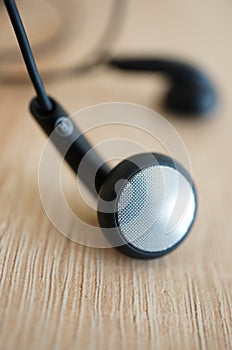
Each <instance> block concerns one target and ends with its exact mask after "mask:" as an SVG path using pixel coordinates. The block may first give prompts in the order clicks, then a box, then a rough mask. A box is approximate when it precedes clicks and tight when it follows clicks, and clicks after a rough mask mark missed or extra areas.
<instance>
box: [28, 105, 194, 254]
mask: <svg viewBox="0 0 232 350" xmlns="http://www.w3.org/2000/svg"><path fill="white" fill-rule="evenodd" d="M50 101H51V103H52V105H53V109H52V111H51V112H50V113H49V114H47V115H46V117H45V116H44V114H42V113H41V110H40V105H39V102H38V98H35V99H33V100H32V102H31V105H30V110H31V113H32V115H33V116H34V117H35V119H36V120H37V122H38V123H39V124H40V126H41V127H42V128H43V130H44V131H45V132H46V134H47V135H48V136H50V140H51V141H52V142H53V143H54V145H55V146H56V148H57V149H58V150H59V152H60V153H61V155H62V156H63V157H64V158H65V160H66V161H67V163H68V164H69V165H70V167H71V168H72V169H73V171H74V172H75V173H76V174H78V176H80V178H81V179H82V181H83V182H84V184H85V185H86V186H87V187H88V188H89V190H90V191H91V192H92V193H93V194H94V195H96V194H98V197H99V203H98V218H99V224H100V226H101V228H102V230H103V233H104V234H105V236H106V238H107V239H108V241H109V242H110V243H111V245H112V246H113V247H116V248H117V249H118V250H119V251H120V252H122V253H124V254H126V255H128V256H131V257H134V258H140V259H151V258H157V257H160V256H162V255H165V254H167V253H169V252H171V251H172V250H173V249H175V248H176V247H177V246H178V245H179V244H180V243H181V242H182V241H183V239H184V238H185V237H186V236H187V234H188V233H189V231H190V229H191V227H192V224H193V222H194V220H195V216H196V210H197V196H196V191H195V187H194V185H193V183H192V180H191V177H190V175H189V174H188V173H187V171H186V170H185V169H184V168H183V167H182V166H181V165H180V164H179V163H177V162H176V161H174V160H172V159H171V158H169V157H167V156H165V155H161V154H157V153H143V154H138V155H135V156H133V157H130V158H128V159H125V160H123V161H122V162H121V163H120V164H119V165H117V166H116V167H115V168H113V169H110V168H109V167H108V166H107V165H106V164H105V163H104V160H103V159H102V158H101V157H100V156H99V155H98V154H97V153H96V152H95V151H94V150H93V149H92V146H91V145H90V143H89V142H88V141H87V140H86V138H85V137H84V135H83V134H81V132H80V130H79V129H78V128H77V126H76V125H75V124H74V122H73V121H72V119H71V118H69V117H68V114H67V112H65V110H64V109H63V108H62V107H61V106H60V105H59V104H58V103H57V102H56V101H55V100H54V99H50ZM90 150H91V152H89V151H90ZM84 156H85V160H84V161H85V166H84V170H85V171H84V172H83V171H81V172H80V171H79V166H80V164H81V161H82V159H83V157H84ZM93 174H96V176H95V178H93Z"/></svg>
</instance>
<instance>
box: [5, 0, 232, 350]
mask: <svg viewBox="0 0 232 350" xmlns="http://www.w3.org/2000/svg"><path fill="white" fill-rule="evenodd" d="M129 10H130V11H129V14H128V18H127V22H126V24H125V26H124V27H123V32H122V36H121V38H120V40H119V41H118V43H117V45H116V49H115V50H116V51H118V52H135V51H136V50H140V51H141V52H147V51H148V50H150V51H151V52H154V53H155V52H156V51H158V52H168V53H169V54H173V55H174V54H175V53H178V52H179V54H180V56H182V57H187V58H189V59H190V58H191V59H192V60H195V61H196V62H199V63H202V66H203V67H206V68H207V69H208V72H209V73H210V74H211V75H212V78H213V79H214V81H215V82H216V83H217V86H218V91H219V95H220V100H221V101H220V106H219V107H218V109H217V110H216V111H215V112H214V114H215V116H214V118H208V119H207V120H204V121H203V120H198V121H195V122H194V121H183V120H181V119H177V118H174V117H173V116H172V115H171V114H170V113H169V114H168V113H167V112H166V111H164V110H162V108H161V106H160V103H159V99H160V95H161V92H162V90H165V82H164V81H163V80H162V79H161V78H160V77H157V78H156V77H147V76H146V75H142V76H140V75H139V76H135V75H132V76H129V75H127V76H123V75H121V74H117V72H114V71H111V70H110V69H107V68H100V69H97V70H96V71H94V72H92V73H89V74H86V75H82V76H80V77H72V78H70V79H67V80H64V81H62V82H54V83H49V84H48V89H49V91H51V92H52V94H53V95H54V96H57V98H58V99H60V100H61V101H62V102H63V104H64V105H65V106H69V109H70V111H71V112H73V111H75V110H78V109H80V108H82V107H85V106H88V105H91V104H95V103H102V102H107V101H127V102H133V103H138V104H142V105H144V106H147V107H150V108H155V109H156V110H157V111H158V112H160V113H161V114H163V115H164V116H166V117H167V118H168V119H169V121H171V122H172V124H173V125H174V126H175V128H176V129H177V131H178V132H179V134H180V135H181V137H182V138H183V140H184V142H185V144H186V146H187V148H188V151H189V154H190V157H191V161H192V167H193V173H194V178H195V181H196V184H197V188H198V194H199V214H198V220H197V223H196V225H195V226H194V229H193V231H192V234H191V235H190V237H189V238H188V239H187V241H186V242H185V243H184V244H183V246H181V247H180V248H179V249H178V250H177V251H175V252H174V253H172V254H171V255H169V256H166V257H164V258H162V259H160V260H156V261H146V262H144V261H137V260H132V259H129V258H127V257H124V256H123V255H120V254H119V253H117V252H116V251H115V250H110V249H93V248H88V247H84V246H81V245H78V244H75V243H73V242H71V241H70V240H68V239H67V238H65V237H64V236H62V235H61V234H59V233H58V232H57V231H56V229H55V228H54V227H53V225H52V224H51V223H50V221H49V220H48V218H47V216H46V214H45V212H44V210H43V207H42V204H41V201H40V197H39V191H38V184H37V172H38V164H39V157H40V153H41V151H42V148H43V145H44V142H45V138H44V136H43V134H42V133H41V132H39V129H38V127H37V126H36V125H35V123H34V122H33V121H32V119H31V118H30V117H29V113H28V111H27V103H28V101H29V99H30V98H31V97H32V89H31V87H30V85H23V86H13V85H3V84H2V85H0V96H1V105H0V110H1V128H0V150H1V171H0V349H1V350H8V349H9V350H10V349H17V350H25V349H30V350H34V349H36V350H37V349H45V350H46V349H101V350H102V349H215V350H216V349H232V271H231V270H232V257H231V247H232V221H231V211H232V190H231V171H232V167H231V162H230V160H231V149H232V138H231V130H232V118H231V112H232V100H231V91H232V83H231V60H232V49H231V34H232V24H231V18H230V17H231V11H230V10H231V3H230V1H229V0H223V1H222V0H220V1H219V0H204V1H203V2H200V1H199V0H198V1H194V2H191V3H190V2H188V1H185V0H176V1H175V2H170V1H167V0H165V1H163V0H162V1H161V0H159V1H157V2H153V1H151V0H146V1H144V2H140V1H137V0H131V1H130V4H129ZM173 13H174V16H173ZM154 16H155V18H156V21H154ZM138 23H140V25H139V29H138V27H137V26H138ZM183 28H185V29H183ZM183 31H184V33H183ZM135 33H136V34H135ZM174 38H175V39H174ZM151 47H152V49H151ZM70 179H71V177H70ZM70 186H71V187H70V188H72V184H70Z"/></svg>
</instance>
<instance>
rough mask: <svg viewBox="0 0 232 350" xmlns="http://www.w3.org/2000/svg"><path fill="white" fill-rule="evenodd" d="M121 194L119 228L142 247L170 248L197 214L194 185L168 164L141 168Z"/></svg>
mask: <svg viewBox="0 0 232 350" xmlns="http://www.w3.org/2000/svg"><path fill="white" fill-rule="evenodd" d="M118 198H119V199H118V226H119V230H120V232H121V234H122V236H123V237H124V239H125V240H126V241H127V242H129V243H130V244H132V245H133V246H134V247H136V248H138V249H141V250H143V251H147V252H159V251H163V250H166V249H168V248H170V247H171V246H173V245H174V244H176V243H177V242H178V241H179V240H180V239H181V238H183V236H184V235H185V234H186V233H187V231H188V229H189V227H190V225H191V223H192V220H193V218H194V213H195V206H196V203H195V196H194V193H193V189H192V185H191V183H189V181H188V180H187V179H186V178H185V177H184V176H183V175H182V174H181V173H180V172H179V171H178V170H177V169H174V168H171V167H168V166H160V165H159V166H157V165H156V166H152V167H148V168H145V169H143V170H141V171H139V172H138V173H137V174H135V175H134V176H132V177H131V178H130V179H129V180H128V181H127V183H126V184H124V186H123V188H122V190H121V192H120V194H119V197H118Z"/></svg>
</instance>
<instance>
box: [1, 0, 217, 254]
mask: <svg viewBox="0 0 232 350" xmlns="http://www.w3.org/2000/svg"><path fill="white" fill-rule="evenodd" d="M4 2H5V5H6V8H7V11H8V14H9V17H10V20H11V22H12V25H13V28H14V30H15V33H16V37H17V40H18V43H19V46H20V49H21V52H22V55H23V58H24V61H25V64H26V67H27V70H28V74H29V76H30V78H31V81H32V83H33V85H34V88H35V91H36V93H37V97H36V98H34V99H33V100H32V101H31V104H30V111H31V114H32V115H33V116H34V118H35V120H36V121H37V122H38V123H39V125H40V126H41V128H42V129H43V130H44V132H45V133H46V134H47V135H48V136H49V138H50V140H51V141H52V142H53V144H54V145H55V147H56V148H57V150H58V151H59V152H60V154H61V155H62V157H63V158H64V159H65V160H66V161H67V163H68V164H69V165H70V167H71V168H72V169H73V171H74V172H75V174H78V176H80V178H81V180H82V181H83V182H84V184H85V185H86V186H87V187H88V188H89V190H90V191H91V192H92V193H93V194H98V195H99V196H98V197H99V204H98V218H99V223H100V225H101V227H102V230H103V232H104V234H105V236H106V238H107V239H108V240H109V242H110V243H111V244H112V246H114V247H117V248H118V249H119V250H120V251H121V252H122V253H124V254H126V255H128V256H132V257H135V258H141V259H150V258H156V257H159V256H162V255H164V254H166V253H169V252H170V251H172V250H173V249H175V248H176V247H177V246H178V245H179V244H180V243H181V242H182V241H183V239H184V238H185V237H186V236H187V234H188V233H189V231H190V229H191V227H192V224H193V222H194V220H195V216H196V210H197V196H196V191H195V187H194V185H193V183H192V180H191V178H190V175H189V174H188V173H187V171H186V170H185V169H184V168H183V167H182V166H181V165H180V164H179V163H177V162H176V161H174V160H172V159H171V158H169V157H167V156H164V155H161V154H156V153H144V154H138V155H135V156H133V157H130V158H129V159H125V160H124V161H122V162H121V163H120V164H119V165H117V166H116V167H115V168H113V169H110V168H109V167H108V166H107V164H105V162H104V161H103V160H102V158H101V157H100V156H99V155H98V154H97V153H96V152H95V151H94V150H93V149H92V146H91V144H90V143H89V142H88V140H87V139H86V138H85V136H84V135H83V134H82V133H81V131H80V130H79V129H78V127H77V126H76V125H75V123H74V122H73V121H72V119H71V118H69V116H68V113H67V112H66V111H65V110H64V109H63V108H62V107H61V106H60V105H59V104H58V103H57V102H56V101H55V100H54V99H52V98H50V97H49V96H48V95H47V92H46V90H45V87H44V85H43V82H42V80H41V77H40V75H39V72H38V69H37V66H36V63H35V60H34V57H33V53H32V50H31V47H30V43H29V41H28V38H27V35H26V32H25V28H24V26H23V23H22V20H21V17H20V14H19V12H18V9H17V6H16V4H15V1H14V0H4ZM132 63H133V64H132ZM112 64H113V62H112ZM117 64H118V66H119V67H120V66H121V68H123V67H124V69H130V70H131V69H132V70H134V69H135V70H141V69H142V70H147V71H150V70H156V71H158V70H159V71H163V72H166V73H167V74H168V75H169V76H170V77H171V78H172V81H173V84H174V85H173V88H172V90H171V91H170V92H169V95H168V97H167V99H166V100H167V102H168V104H169V106H170V107H174V106H175V107H177V108H178V109H179V110H190V109H191V110H192V109H194V110H199V109H200V110H203V109H205V108H206V107H207V108H208V107H209V105H210V104H211V105H212V100H210V99H207V98H205V100H204V101H203V100H201V102H199V101H198V102H197V100H198V98H196V96H197V95H195V97H194V98H193V93H191V91H193V90H194V87H195V86H198V85H199V86H201V87H202V86H205V91H206V90H207V84H206V81H205V79H204V78H202V82H201V75H200V74H198V73H197V72H195V71H194V69H192V68H190V67H188V66H186V65H181V64H177V63H170V62H169V63H168V64H167V61H166V62H164V61H149V60H147V61H133V62H132V61H125V60H124V61H123V62H122V61H121V63H120V61H118V63H117V61H115V65H117ZM126 67H129V68H126ZM182 89H183V91H182ZM185 89H189V93H188V94H186V95H185V96H184V92H185V91H184V90H185ZM209 90H210V89H209ZM175 95H176V96H177V97H178V98H179V100H178V99H177V102H175V101H174V100H173V97H174V96H175ZM209 95H210V94H209ZM183 96H184V97H183ZM187 97H188V98H187ZM211 97H212V96H211ZM201 98H202V97H201ZM209 102H210V103H209ZM190 107H191V108H190ZM203 107H204V108H203ZM89 151H91V152H89ZM83 160H84V164H85V166H84V171H79V170H80V169H79V167H80V164H82V161H83ZM93 174H96V176H94V179H93Z"/></svg>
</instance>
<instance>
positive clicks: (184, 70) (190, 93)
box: [109, 58, 217, 114]
mask: <svg viewBox="0 0 232 350" xmlns="http://www.w3.org/2000/svg"><path fill="white" fill-rule="evenodd" d="M109 64H110V65H111V66H113V67H117V68H119V69H121V70H125V71H131V72H135V71H138V72H160V73H163V74H165V75H166V76H167V77H168V78H169V79H170V82H171V87H170V89H169V91H168V93H167V95H166V96H165V97H164V103H165V106H166V107H167V108H168V109H170V110H172V111H174V112H178V113H185V114H186V113H187V114H203V113H207V112H209V111H210V110H212V109H213V108H214V106H215V105H216V102H217V95H216V91H215V89H214V87H213V85H212V83H211V82H210V81H209V79H208V77H207V76H205V74H204V73H203V72H201V71H200V70H198V69H197V68H195V67H193V66H191V65H189V64H186V63H182V62H178V61H172V60H167V59H152V58H141V59H139V58H136V59H133V58H132V59H130V58H113V59H111V60H110V62H109Z"/></svg>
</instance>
